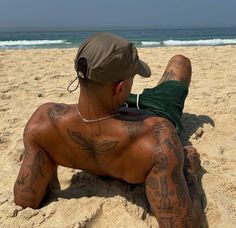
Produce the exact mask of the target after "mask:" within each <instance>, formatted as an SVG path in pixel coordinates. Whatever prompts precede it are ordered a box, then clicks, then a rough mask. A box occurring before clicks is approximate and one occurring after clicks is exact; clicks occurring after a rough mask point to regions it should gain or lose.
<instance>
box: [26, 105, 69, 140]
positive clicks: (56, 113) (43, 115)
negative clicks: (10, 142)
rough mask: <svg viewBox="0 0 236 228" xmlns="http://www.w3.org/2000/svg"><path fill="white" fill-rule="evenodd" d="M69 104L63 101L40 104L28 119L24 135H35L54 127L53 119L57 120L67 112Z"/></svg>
mask: <svg viewBox="0 0 236 228" xmlns="http://www.w3.org/2000/svg"><path fill="white" fill-rule="evenodd" d="M70 109H71V105H67V104H63V103H52V102H50V103H44V104H42V105H40V106H39V107H38V108H37V109H36V110H35V111H34V113H33V114H32V116H31V117H30V119H29V120H28V122H27V124H26V126H25V129H24V137H27V138H31V137H35V136H37V135H39V134H41V133H43V132H49V131H51V130H53V129H54V127H55V125H54V124H52V123H53V122H54V121H57V120H59V119H60V118H61V117H62V116H63V115H65V114H66V113H68V111H69V110H70Z"/></svg>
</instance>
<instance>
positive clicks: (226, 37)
mask: <svg viewBox="0 0 236 228" xmlns="http://www.w3.org/2000/svg"><path fill="white" fill-rule="evenodd" d="M95 32H112V33H114V34H116V35H120V36H122V37H124V38H125V39H128V40H129V41H131V42H133V43H134V45H135V46H136V47H162V46H219V45H236V28H209V29H207V28H204V29H125V30H121V29H120V30H96V29H95V30H91V31H56V32H53V31H45V32H42V31H40V32H37V31H36V32H35V31H34V32H1V31H0V49H13V48H73V47H78V46H79V45H80V44H81V42H82V41H83V40H84V39H85V38H86V37H88V36H89V35H91V34H93V33H95Z"/></svg>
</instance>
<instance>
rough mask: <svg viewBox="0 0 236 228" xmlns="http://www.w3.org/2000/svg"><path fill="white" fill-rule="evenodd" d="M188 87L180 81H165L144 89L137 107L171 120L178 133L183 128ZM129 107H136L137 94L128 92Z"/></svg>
mask: <svg viewBox="0 0 236 228" xmlns="http://www.w3.org/2000/svg"><path fill="white" fill-rule="evenodd" d="M187 95H188V88H187V86H186V85H185V84H183V83H182V82H180V81H166V82H164V83H162V84H160V85H159V86H156V87H154V88H151V89H144V91H143V92H142V93H141V94H140V96H139V108H140V109H141V110H146V111H148V112H149V113H150V114H152V115H155V116H160V117H163V118H166V119H168V120H169V121H171V122H172V123H173V124H174V126H175V127H176V131H177V133H178V134H180V132H181V131H182V130H183V125H182V121H181V117H182V113H183V108H184V102H185V98H186V97H187ZM127 103H128V105H129V107H137V106H136V103H137V94H132V93H131V94H130V95H129V97H128V100H127Z"/></svg>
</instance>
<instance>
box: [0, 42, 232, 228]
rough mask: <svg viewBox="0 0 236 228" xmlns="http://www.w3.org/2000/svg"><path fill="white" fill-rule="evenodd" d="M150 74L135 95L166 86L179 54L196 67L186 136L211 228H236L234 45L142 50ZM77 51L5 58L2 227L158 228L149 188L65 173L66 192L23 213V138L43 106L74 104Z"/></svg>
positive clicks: (10, 53)
mask: <svg viewBox="0 0 236 228" xmlns="http://www.w3.org/2000/svg"><path fill="white" fill-rule="evenodd" d="M139 53H140V56H141V58H142V59H144V60H145V61H146V62H147V63H148V64H149V65H150V67H151V68H152V73H153V75H152V77H151V78H149V79H141V78H138V77H137V78H136V79H135V83H134V87H133V92H140V91H142V89H143V88H144V87H151V86H153V85H155V84H156V82H157V81H158V80H159V79H160V77H161V75H162V73H163V71H164V69H165V66H166V64H167V61H168V60H169V59H170V58H171V57H172V56H173V55H174V54H184V55H186V56H188V57H189V58H190V59H191V61H192V65H193V77H192V84H191V88H190V91H189V96H188V98H187V100H186V103H185V104H186V105H185V109H184V115H183V122H184V126H185V131H184V133H183V134H182V135H181V139H182V141H183V143H184V144H187V143H191V144H192V145H193V146H195V147H196V148H197V149H198V152H199V153H200V155H201V159H202V167H203V169H202V171H201V177H202V178H201V182H202V187H203V192H204V194H203V196H205V200H204V207H205V213H206V217H207V221H208V225H209V227H214V228H215V227H235V226H236V46H224V47H171V48H170V47H169V48H144V49H140V50H139ZM75 54H76V50H75V49H43V50H41V49H37V50H36V49H34V50H1V51H0V79H1V83H0V116H1V119H0V121H1V122H0V167H1V168H0V177H1V181H0V227H14V228H15V227H27V228H28V227H101V228H106V227H128V228H131V227H133V228H139V227H140V228H141V227H142V228H145V227H158V225H157V222H156V219H155V217H154V216H153V215H152V214H151V212H150V210H149V207H148V203H147V201H146V198H145V194H144V188H143V185H138V186H133V185H128V184H126V183H124V182H122V181H118V180H113V179H104V178H100V177H95V176H92V175H90V174H87V173H84V172H82V171H80V170H73V169H68V168H63V167H59V179H60V182H61V185H62V191H55V192H54V193H50V194H48V201H47V202H46V204H44V205H43V207H42V208H41V209H38V210H32V209H30V208H26V209H24V210H23V209H22V208H21V207H19V206H16V205H15V204H14V202H13V193H12V188H13V184H14V182H15V179H16V176H17V173H18V170H19V167H20V164H21V159H22V155H23V152H24V148H23V143H22V132H23V129H24V126H25V124H26V121H27V120H28V118H29V117H30V116H31V114H32V113H33V111H34V110H35V109H36V108H37V107H38V106H39V105H40V104H42V103H45V102H49V101H52V102H64V103H76V102H77V99H78V91H76V92H74V93H73V94H69V93H68V92H67V90H66V87H67V85H68V83H69V82H71V81H72V79H73V78H74V76H75V72H74V69H73V59H74V56H75Z"/></svg>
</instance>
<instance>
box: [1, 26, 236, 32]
mask: <svg viewBox="0 0 236 228" xmlns="http://www.w3.org/2000/svg"><path fill="white" fill-rule="evenodd" d="M235 28H236V26H192V27H190V26H186V27H185V26H183V27H181V26H175V27H174V26H173V27H172V26H166V27H164V26H115V27H111V26H97V27H92V26H91V27H89V26H88V27H86V28H85V27H80V28H76V27H55V28H52V27H41V28H37V29H35V28H33V27H32V28H31V27H27V28H0V33H2V32H77V31H99V30H104V31H119V30H159V29H160V30H165V29H166V30H168V29H235Z"/></svg>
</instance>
